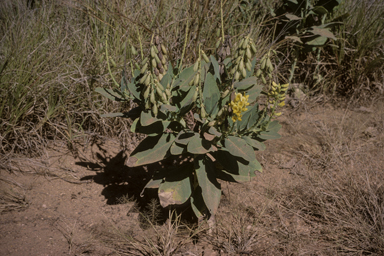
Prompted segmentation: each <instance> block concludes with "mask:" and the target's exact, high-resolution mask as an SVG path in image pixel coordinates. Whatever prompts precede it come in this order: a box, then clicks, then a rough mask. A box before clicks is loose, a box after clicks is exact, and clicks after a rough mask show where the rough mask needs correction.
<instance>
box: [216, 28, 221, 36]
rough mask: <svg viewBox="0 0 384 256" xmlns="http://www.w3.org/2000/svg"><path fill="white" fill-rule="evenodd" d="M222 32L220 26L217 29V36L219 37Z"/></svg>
mask: <svg viewBox="0 0 384 256" xmlns="http://www.w3.org/2000/svg"><path fill="white" fill-rule="evenodd" d="M220 33H221V30H220V28H218V29H217V30H216V37H219V36H220Z"/></svg>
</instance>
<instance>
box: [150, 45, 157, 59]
mask: <svg viewBox="0 0 384 256" xmlns="http://www.w3.org/2000/svg"><path fill="white" fill-rule="evenodd" d="M155 49H156V48H155V46H152V47H151V57H152V58H155V55H156V52H155Z"/></svg>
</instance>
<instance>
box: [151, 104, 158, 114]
mask: <svg viewBox="0 0 384 256" xmlns="http://www.w3.org/2000/svg"><path fill="white" fill-rule="evenodd" d="M152 112H153V115H154V116H157V112H158V109H157V105H156V104H153V106H152Z"/></svg>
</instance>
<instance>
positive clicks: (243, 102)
mask: <svg viewBox="0 0 384 256" xmlns="http://www.w3.org/2000/svg"><path fill="white" fill-rule="evenodd" d="M248 99H249V95H246V96H243V95H242V94H241V93H236V96H235V99H234V101H231V103H229V106H230V107H231V108H232V111H233V115H232V121H233V122H236V121H241V120H242V119H241V118H242V116H243V115H242V112H245V111H247V110H248V108H246V106H248V105H249V102H248Z"/></svg>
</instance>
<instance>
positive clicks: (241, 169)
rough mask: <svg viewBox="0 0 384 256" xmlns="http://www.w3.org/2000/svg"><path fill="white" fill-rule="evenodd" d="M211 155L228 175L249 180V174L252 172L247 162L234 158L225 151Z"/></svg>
mask: <svg viewBox="0 0 384 256" xmlns="http://www.w3.org/2000/svg"><path fill="white" fill-rule="evenodd" d="M213 155H214V157H215V158H216V160H217V161H218V162H219V163H220V164H221V166H222V168H223V169H224V170H226V171H227V172H228V173H230V174H232V175H236V176H243V177H246V178H247V179H248V180H249V179H250V172H251V171H252V170H251V167H250V165H249V163H250V162H249V161H246V160H244V159H243V158H240V157H235V156H233V155H232V154H231V153H230V152H228V151H226V150H218V151H217V152H215V153H214V154H213ZM236 179H237V180H239V179H243V178H240V177H238V178H236Z"/></svg>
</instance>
